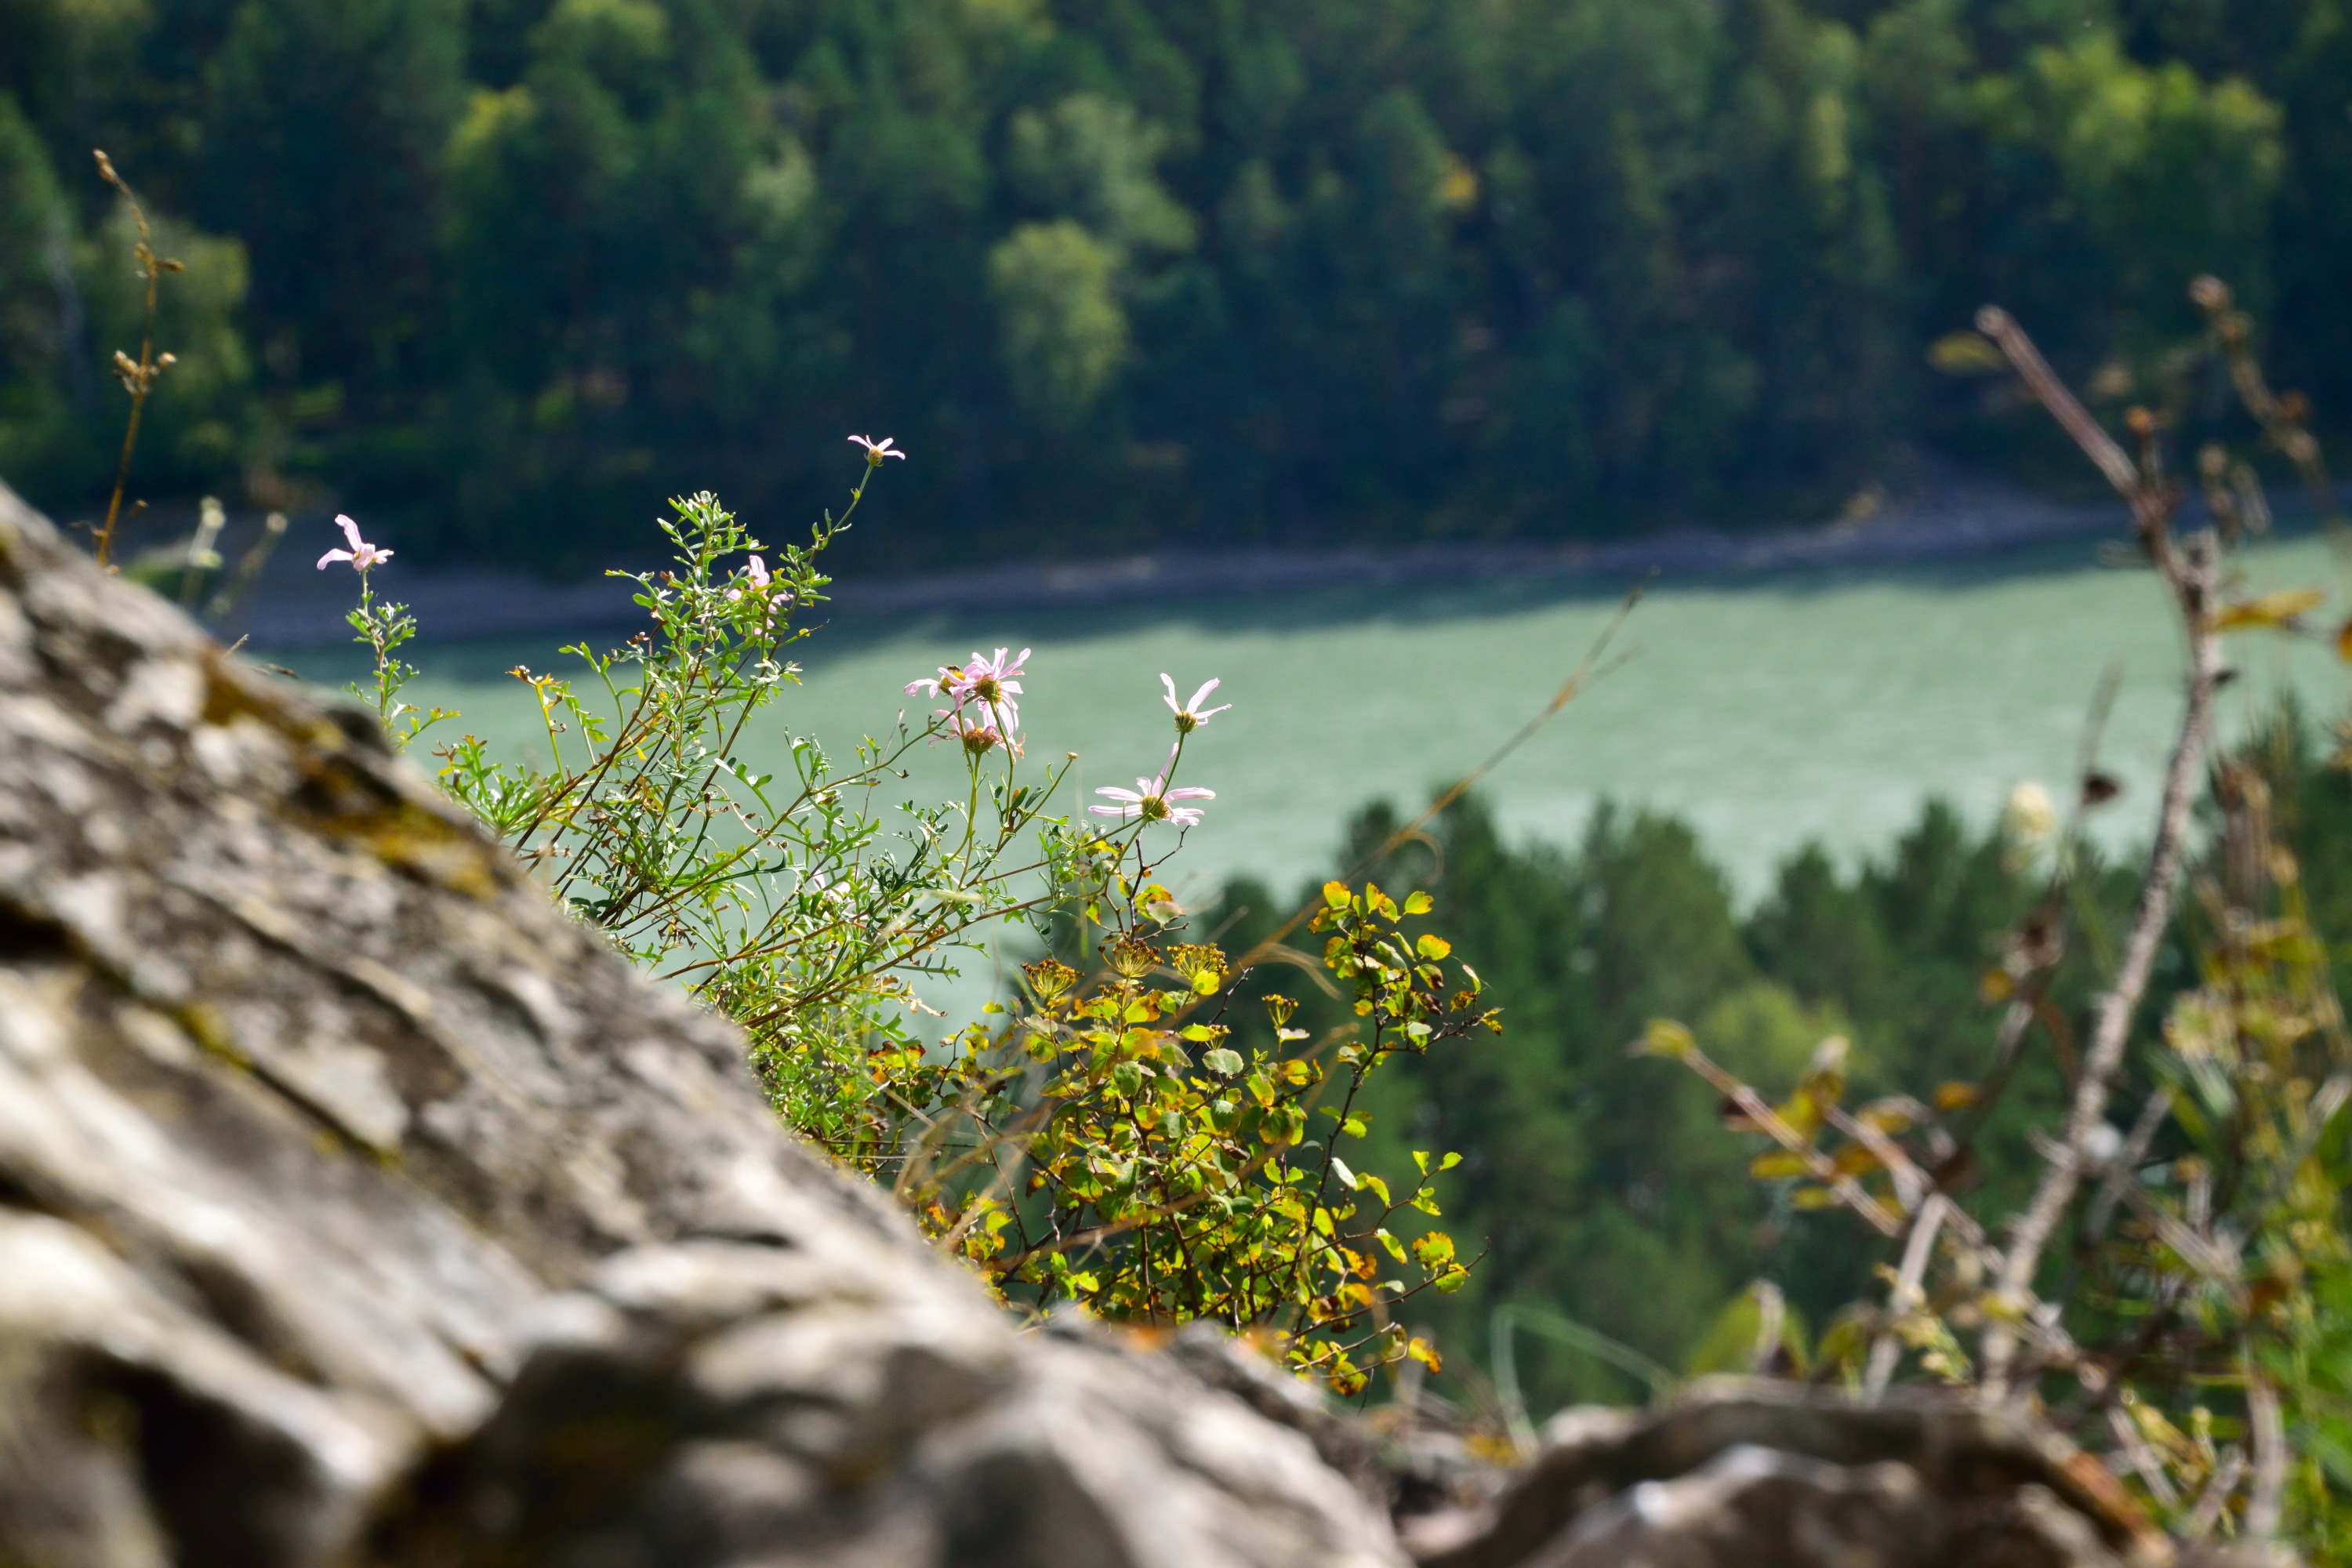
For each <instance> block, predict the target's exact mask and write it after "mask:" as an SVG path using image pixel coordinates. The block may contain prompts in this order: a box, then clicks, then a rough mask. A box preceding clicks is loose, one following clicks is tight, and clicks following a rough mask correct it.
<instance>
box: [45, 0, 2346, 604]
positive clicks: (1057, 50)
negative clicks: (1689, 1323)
mask: <svg viewBox="0 0 2352 1568" xmlns="http://www.w3.org/2000/svg"><path fill="white" fill-rule="evenodd" d="M2347 82H2352V24H2347V10H2346V6H2345V5H2344V4H2343V0H1901V3H1899V4H1882V3H1879V0H1480V3H1478V4H1462V3H1460V0H1260V3H1256V4H1246V5H1245V4H1242V3H1241V0H470V3H469V0H0V355H5V359H4V360H0V365H5V371H4V372H0V474H5V477H6V478H7V479H9V481H10V482H12V483H15V484H17V485H18V486H20V487H21V488H23V489H26V492H27V493H28V494H30V495H31V496H33V497H34V498H36V499H37V500H42V501H44V502H47V503H48V504H51V505H55V506H59V507H64V508H68V510H70V509H72V508H75V507H78V506H80V505H83V504H86V503H87V500H88V499H89V497H90V496H91V495H92V494H93V493H95V492H97V491H98V490H99V489H101V487H102V485H103V483H104V481H105V479H107V478H108V477H109V472H110V457H111V442H112V441H113V439H114V438H115V437H114V435H113V432H114V431H116V430H117V429H119V426H118V424H117V416H118V415H119V410H118V409H117V408H116V406H115V403H116V401H118V400H119V399H118V395H117V394H116V393H115V392H114V389H113V388H112V387H111V386H110V384H109V383H108V380H107V377H106V375H105V374H104V371H103V363H104V361H105V359H106V357H107V356H108V354H109V353H110V352H111V351H112V350H113V349H114V348H116V347H118V346H128V347H131V348H134V349H135V347H136V338H135V328H136V321H135V307H136V304H137V298H136V289H135V279H132V277H131V273H130V270H129V267H128V262H127V253H128V245H127V243H126V231H125V230H124V227H123V220H122V219H121V216H120V215H119V214H118V213H117V211H116V209H115V207H114V205H113V204H112V202H111V200H110V193H109V192H108V191H107V190H106V189H105V187H104V186H103V185H102V184H100V182H99V181H98V179H97V178H96V177H95V175H94V174H93V171H92V166H91V163H90V157H89V150H90V149H91V148H92V147H93V146H103V147H105V148H106V149H107V150H108V151H109V152H110V153H111V154H112V155H113V156H114V158H115V160H116V162H117V163H118V164H119V165H120V166H121V168H122V170H123V171H124V173H125V174H126V175H127V176H128V177H129V178H130V179H131V181H132V182H133V184H135V185H137V186H138V187H139V188H140V189H141V191H142V194H143V195H145V196H146V197H147V198H148V199H149V201H150V204H151V205H152V207H153V208H155V209H157V210H159V211H160V212H162V213H163V214H164V215H167V216H168V218H169V220H170V221H169V223H168V224H167V226H166V234H165V241H166V243H165V245H164V248H165V249H166V250H167V252H168V253H170V254H173V255H176V256H178V257H180V258H184V259H185V260H186V261H187V262H188V264H189V270H188V271H187V272H186V273H185V274H184V276H182V277H178V278H174V279H169V280H167V284H166V290H165V292H166V301H165V310H164V331H163V342H162V344H161V346H163V347H165V348H169V349H172V350H173V352H175V353H178V354H179V356H180V363H179V365H178V366H177V367H176V368H175V369H174V370H173V372H172V373H170V374H169V375H167V377H166V378H165V381H164V383H163V390H162V391H161V392H159V394H158V395H157V398H156V403H155V407H154V410H153V418H154V420H155V427H154V432H153V437H152V439H150V440H149V441H148V442H147V444H146V445H145V446H144V447H143V448H142V454H141V463H142V472H141V474H140V476H139V486H140V487H141V490H142V493H147V494H152V495H154V496H156V497H158V498H165V497H170V496H174V495H177V496H188V495H193V494H194V493H195V492H196V491H198V490H200V489H221V488H222V487H233V488H234V489H232V491H230V492H228V493H234V494H236V495H239V496H242V497H243V498H244V499H247V500H253V501H256V502H259V503H265V504H288V503H289V502H304V501H318V500H326V499H330V498H333V499H339V500H341V501H342V502H343V503H344V504H346V505H349V506H351V507H353V508H363V509H366V510H369V511H371V512H372V513H373V514H375V515H379V516H381V515H385V514H387V513H390V514H396V515H398V516H399V517H400V527H399V530H398V531H399V535H400V537H401V539H402V541H403V543H404V545H409V546H410V547H412V548H414V549H416V550H417V551H419V552H426V551H429V550H431V549H434V548H439V549H442V550H445V551H463V552H471V553H475V554H478V555H485V556H500V557H507V558H529V559H532V560H535V561H538V562H540V563H546V564H552V565H556V566H565V565H572V566H580V565H585V564H587V563H591V562H597V561H601V560H603V559H604V558H606V557H607V556H608V554H609V552H611V550H612V549H613V548H614V542H615V541H616V540H619V539H621V538H624V537H628V538H632V539H634V538H635V537H636V536H637V534H638V533H640V532H642V524H643V519H644V518H645V516H646V514H647V511H648V509H649V507H650V506H651V505H652V504H653V502H654V501H655V500H656V499H657V498H658V497H660V496H662V495H666V494H668V493H671V492H676V491H682V490H685V489H692V488H698V487H700V486H704V485H709V486H710V487H712V488H714V489H718V490H719V492H720V493H721V494H723V495H725V496H727V497H728V498H729V499H730V500H732V501H734V502H735V503H737V504H738V505H740V507H742V508H743V509H744V510H745V511H746V513H747V515H751V516H754V517H760V516H770V515H777V514H782V515H783V516H790V517H793V518H797V517H798V516H800V515H801V514H802V513H803V512H804V511H806V510H808V509H809V507H810V505H811V501H810V500H809V498H810V497H811V496H812V495H814V493H815V490H814V488H813V486H812V483H811V476H812V474H813V472H814V464H816V463H817V462H819V461H821V460H823V459H825V458H837V457H838V456H839V452H838V450H837V448H838V447H839V446H840V440H841V435H842V433H843V432H844V431H845V430H852V429H859V430H867V429H870V430H872V431H873V433H875V434H877V435H879V434H890V435H895V436H897V437H898V438H899V440H900V442H901V444H902V445H904V446H905V447H908V448H909V449H911V450H913V451H915V452H917V453H918V454H919V455H920V457H921V458H923V461H921V462H919V463H918V464H915V465H910V470H909V472H908V475H907V482H906V484H905V486H903V487H900V489H899V492H898V494H896V495H894V497H893V498H892V511H891V515H890V522H889V527H888V530H887V537H876V538H868V539H866V540H863V541H861V542H860V545H859V548H860V549H861V550H863V551H864V552H866V557H865V558H866V560H868V561H869V562H873V563H877V564H891V565H905V564H910V563H917V562H922V563H942V562H951V561H955V560H962V559H970V558H972V557H974V556H975V555H978V554H982V553H985V552H1044V551H1051V550H1061V549H1069V548H1077V547H1092V546H1111V545H1118V546H1133V545H1135V544H1138V543H1141V542H1150V543H1155V544H1166V543H1170V542H1180V541H1183V540H1189V539H1215V540H1220V541H1235V540H1238V541H1276V542H1317V541H1328V540H1337V539H1348V540H1362V539H1365V538H1370V537H1398V536H1404V535H1414V536H1440V537H1443V536H1475V537H1485V536H1491V535H1496V534H1504V533H1516V534H1528V535H1542V536H1565V535H1587V536H1591V535H1601V534H1606V533H1612V532H1620V531H1626V530H1629V529H1633V528H1637V527H1640V526H1643V525H1645V524H1646V523H1649V522H1652V521H1656V520H1658V519H1661V518H1684V517H1698V518H1706V519H1710V520H1716V521H1731V522H1737V521H1740V520H1742V519H1746V518H1752V517H1758V516H1761V515H1764V514H1766V513H1768V512H1770V513H1773V514H1775V515H1777V516H1780V517H1783V518H1785V517H1787V516H1790V515H1805V514H1808V513H1810V514H1811V515H1822V514H1826V513H1827V512H1830V511H1833V510H1837V508H1838V507H1839V506H1840V505H1841V504H1842V503H1843V501H1844V500H1845V499H1846V498H1848V497H1850V496H1852V495H1853V494H1855V493H1857V492H1858V491H1861V490H1863V489H1864V488H1865V487H1867V486H1869V485H1871V484H1873V483H1874V482H1886V481H1899V479H1900V478H1901V475H1902V472H1903V471H1904V465H1905V454H1906V452H1911V451H1916V450H1918V449H1920V448H1922V447H1931V448H1932V447H1941V448H1943V449H1946V450H1952V451H1957V452H1958V453H1959V454H1960V455H1962V456H1963V457H1967V456H1969V455H1972V454H1974V453H1977V452H1979V451H1981V450H1983V449H1986V448H1985V443H1986V442H1987V441H1988V439H1989V438H1990V437H1992V436H1995V435H1998V436H1999V437H2000V438H2001V439H2002V440H2003V441H2004V442H2008V443H2011V444H2013V443H2014V442H2015V441H2016V440H2019V439H2021V440H2023V441H2024V442H2025V444H2026V447H2027V449H2028V450H2029V452H2030V451H2031V450H2034V449H2042V448H2041V446H2040V444H2042V443H2043V442H2045V441H2047V440H2049V439H2052V437H2046V436H2045V435H2044V434H2043V433H2042V431H2041V429H2040V428H2039V426H2036V425H2034V424H2032V422H2031V421H2028V420H2025V419H2023V418H2022V417H2019V418H2018V419H2017V420H2015V421H2014V422H2013V423H2011V422H2010V421H2009V419H2008V413H2015V414H2018V415H2020V416H2021V413H2022V411H2021V410H2010V411H2008V413H2005V412H2004V410H2003V408H2002V407H2000V405H1999V400H1998V395H1992V400H1991V401H1990V402H1989V401H1988V397H1989V394H1988V392H1987V388H1988V387H1989V386H1990V385H1992V384H1993V383H1991V382H1990V381H1979V380H1973V379H1970V378H1969V377H1968V376H1967V375H1965V374H1958V373H1961V372H1965V371H1967V370H1968V369H1969V368H1970V365H1969V363H1968V362H1969V355H1968V354H1967V353H1964V352H1955V351H1953V350H1952V349H1951V348H1950V346H1949V345H1948V346H1947V350H1946V352H1945V353H1942V354H1941V355H1940V356H1938V355H1936V354H1934V353H1931V349H1932V347H1933V345H1935V344H1936V343H1937V342H1938V341H1939V340H1941V339H1944V338H1945V336H1946V334H1948V333H1950V332H1951V331H1954V330H1955V329H1957V328H1960V327H1964V326H1965V325H1966V323H1967V321H1969V313H1970V312H1971V311H1972V310H1974V308H1975V307H1976V306H1977V305H1978V304H1979V303H1980V302H1982V301H1984V300H2000V301H2002V302H2003V303H2005V304H2006V305H2008V306H2009V307H2010V308H2011V310H2014V311H2015V312H2016V313H2017V314H2018V315H2019V316H2020V317H2021V319H2023V320H2025V321H2028V322H2029V323H2030V324H2031V325H2032V328H2033V330H2034V331H2036V332H2037V334H2039V335H2040V337H2041V338H2042V341H2043V342H2045V343H2046V344H2048V345H2050V346H2051V347H2052V348H2053V351H2054V352H2055V353H2056V355H2057V357H2058V358H2059V359H2060V360H2061V362H2062V367H2063V368H2064V369H2066V370H2068V371H2069V372H2071V373H2074V374H2077V375H2078V376H2080V377H2083V378H2084V379H2087V380H2088V381H2089V383H2090V384H2092V385H2093V387H2094V388H2095V390H2097V391H2099V392H2101V393H2103V394H2105V395H2107V396H2108V397H2110V398H2111V399H2113V398H2120V397H2123V396H2126V395H2130V393H2131V391H2132V390H2133V384H2134V380H2135V377H2136V375H2143V374H2146V373H2147V372H2148V371H2149V370H2151V369H2152V368H2153V367H2154V366H2155V365H2156V364H2157V363H2158V362H2159V361H2160V360H2161V359H2162V358H2163V356H2164V355H2165V353H2167V351H2168V349H2169V348H2170V347H2171V345H2172V344H2173V343H2174V342H2177V341H2179V338H2180V337H2181V336H2183V335H2184V334H2186V333H2187V332H2189V331H2190V329H2191V328H2192V326H2193V322H2192V321H2191V319H2190V316H2189V307H2188V305H2187V304H2186V302H2185V301H2184V300H2183V299H2182V294H2181V290H2182V286H2183V283H2184V281H2185V280H2186V279H2188V278H2189V276H2190V275H2192V274H2194V273H2196V272H2199V271H2205V270H2210V271H2214V272H2218V273H2220V274H2221V275H2223V276H2225V277H2227V278H2228V279H2230V280H2231V282H2232V283H2233V285H2234V286H2235V287H2236V289H2237V290H2238V293H2239V296H2240V298H2241V299H2242V300H2243V301H2244V302H2245V303H2246V304H2247V305H2248V306H2249V307H2250V308H2251V309H2252V310H2253V312H2254V313H2255V314H2256V316H2257V317H2259V318H2260V319H2263V320H2264V321H2268V322H2270V323H2272V324H2273V329H2274V335H2275V344H2274V350H2275V352H2274V354H2273V362H2274V367H2275V369H2276V371H2277V372H2278V374H2279V375H2280V377H2281V379H2282V382H2283V384H2286V385H2290V386H2299V387H2304V388H2307V389H2308V390H2309V391H2310V392H2311V393H2312V394H2313V395H2314V396H2315V398H2316V400H2317V401H2318V403H2319V405H2320V406H2322V407H2335V408H2342V407H2346V406H2352V395H2347V393H2352V385H2347V379H2352V300H2347V294H2346V291H2345V290H2344V289H2343V288H2342V287H2341V282H2342V257H2343V256H2344V255H2345V254H2346V251H2347V240H2352V234H2347V228H2352V205H2347V204H2346V203H2345V202H2344V201H2342V200H2341V199H2340V193H2341V191H2342V190H2344V189H2345V188H2346V184H2347V176H2352V117H2347V112H2346V110H2347V87H2346V83H2347ZM2330 193H2338V194H2339V195H2338V199H2335V200H2332V201H2331V200H2329V199H2328V197H2329V194H2330ZM2091 301H2102V302H2105V303H2101V304H2096V305H2094V304H2092V303H2090V302H2091ZM1938 358H1940V360H1941V362H1942V369H1941V370H1940V371H1939V370H1938V369H1937V368H1936V366H1935V365H1934V364H1932V363H1931V361H1932V360H1936V359H1938ZM1995 426H1998V427H1999V428H1998V429H1996V428H1994V427H1995ZM2021 433H2022V434H2021ZM2029 460H2030V458H2029Z"/></svg>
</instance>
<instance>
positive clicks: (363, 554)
mask: <svg viewBox="0 0 2352 1568" xmlns="http://www.w3.org/2000/svg"><path fill="white" fill-rule="evenodd" d="M335 522H336V524H337V526H339V527H341V529H342V531H343V537H344V538H345V539H348V540H350V541H351V542H352V547H351V548H350V549H349V550H330V551H328V552H326V553H325V554H324V555H321V556H320V557H319V570H320V571H321V572H324V571H325V570H326V569H327V568H328V567H329V566H331V565H332V564H333V563H336V562H338V561H348V562H350V563H352V569H353V570H354V571H359V572H364V571H366V570H367V569H368V568H369V567H371V566H373V565H375V564H376V563H379V562H383V561H389V560H391V559H392V552H391V551H389V550H378V549H377V548H376V547H375V546H374V545H373V544H370V543H369V542H367V541H366V540H364V539H362V538H361V537H360V525H359V524H358V523H356V522H353V521H352V520H351V519H350V518H348V517H344V516H342V515H341V514H340V513H338V514H337V516H336V518H335Z"/></svg>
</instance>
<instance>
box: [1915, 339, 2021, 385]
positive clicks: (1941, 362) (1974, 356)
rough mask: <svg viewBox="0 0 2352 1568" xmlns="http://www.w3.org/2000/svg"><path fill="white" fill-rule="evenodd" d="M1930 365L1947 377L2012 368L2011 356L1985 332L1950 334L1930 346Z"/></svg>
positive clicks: (1928, 353) (1982, 373) (1928, 360)
mask: <svg viewBox="0 0 2352 1568" xmlns="http://www.w3.org/2000/svg"><path fill="white" fill-rule="evenodd" d="M1927 363H1929V364H1931V365H1933V366H1935V367H1936V368H1937V370H1940V371H1942V372H1943V373H1944V374H1946V375H1992V374H1997V373H1999V372H2000V371H2004V370H2007V369H2008V368H2009V356H2007V355H2006V354H2004V353H2001V352H2000V344H1998V343H1996V342H1993V341H1992V340H1991V339H1990V338H1989V337H1986V336H1985V335H1984V334H1983V333H1982V332H1969V331H1958V332H1947V333H1945V334H1944V335H1943V336H1942V337H1940V338H1937V340H1936V341H1935V342H1932V343H1929V344H1928V345H1927Z"/></svg>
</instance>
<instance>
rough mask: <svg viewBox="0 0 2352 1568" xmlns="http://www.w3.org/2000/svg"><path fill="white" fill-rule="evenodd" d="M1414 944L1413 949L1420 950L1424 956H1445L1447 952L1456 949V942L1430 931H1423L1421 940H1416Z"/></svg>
mask: <svg viewBox="0 0 2352 1568" xmlns="http://www.w3.org/2000/svg"><path fill="white" fill-rule="evenodd" d="M1412 945H1413V950H1414V951H1415V952H1419V953H1420V954H1421V956H1422V957H1423V958H1444V956H1445V955H1446V954H1447V953H1449V952H1453V951H1454V944H1453V943H1452V942H1448V941H1446V940H1445V939H1444V937H1442V936H1437V935H1434V934H1433V933H1431V932H1428V931H1423V933H1422V936H1421V940H1420V941H1419V942H1414V943H1413V944H1412Z"/></svg>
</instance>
